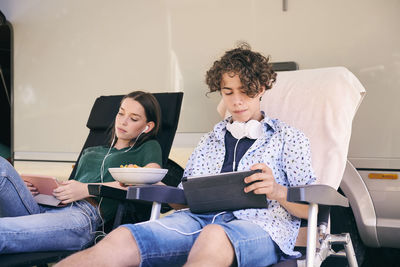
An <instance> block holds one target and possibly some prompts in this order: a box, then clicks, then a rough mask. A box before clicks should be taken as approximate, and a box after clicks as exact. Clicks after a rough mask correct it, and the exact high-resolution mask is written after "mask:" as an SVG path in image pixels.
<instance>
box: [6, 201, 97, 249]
mask: <svg viewBox="0 0 400 267" xmlns="http://www.w3.org/2000/svg"><path fill="white" fill-rule="evenodd" d="M99 224H100V217H99V215H98V212H97V209H96V208H95V207H93V206H91V205H90V204H89V203H88V202H86V201H79V202H78V203H74V204H73V205H72V206H68V207H63V208H48V209H47V210H46V211H45V212H44V213H41V214H34V215H27V216H20V217H8V218H0V253H18V252H32V251H51V250H80V249H82V248H84V247H87V246H88V245H90V244H92V242H93V238H94V236H95V233H94V232H95V231H96V228H97V227H98V225H99Z"/></svg>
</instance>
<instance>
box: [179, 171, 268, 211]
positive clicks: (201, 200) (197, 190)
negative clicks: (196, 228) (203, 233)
mask: <svg viewBox="0 0 400 267" xmlns="http://www.w3.org/2000/svg"><path fill="white" fill-rule="evenodd" d="M256 172H261V170H253V171H238V172H226V173H221V174H215V175H207V176H191V177H183V178H182V185H183V189H184V193H185V197H186V200H187V203H188V205H189V208H190V211H191V212H193V213H205V212H212V211H228V210H229V211H233V210H240V209H247V208H267V201H266V197H265V195H256V194H254V193H253V192H249V193H245V192H244V187H245V186H247V185H248V184H246V183H245V182H244V178H245V177H248V176H250V175H252V174H253V173H256Z"/></svg>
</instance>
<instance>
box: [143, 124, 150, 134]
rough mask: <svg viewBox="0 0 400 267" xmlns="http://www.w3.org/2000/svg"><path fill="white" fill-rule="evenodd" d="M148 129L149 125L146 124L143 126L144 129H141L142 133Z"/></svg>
mask: <svg viewBox="0 0 400 267" xmlns="http://www.w3.org/2000/svg"><path fill="white" fill-rule="evenodd" d="M148 129H149V125H146V127H145V128H144V130H143V131H142V133H144V132H145V131H147V130H148Z"/></svg>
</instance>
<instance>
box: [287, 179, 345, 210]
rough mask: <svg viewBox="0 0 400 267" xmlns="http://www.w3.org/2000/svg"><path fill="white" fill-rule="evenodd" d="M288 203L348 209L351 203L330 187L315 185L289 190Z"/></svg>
mask: <svg viewBox="0 0 400 267" xmlns="http://www.w3.org/2000/svg"><path fill="white" fill-rule="evenodd" d="M287 201H289V202H297V203H303V204H311V203H315V204H319V205H327V206H342V207H348V206H349V201H348V200H347V198H346V197H344V196H342V195H341V194H339V193H338V192H337V191H336V190H335V189H334V188H333V187H331V186H329V185H322V184H314V185H304V186H294V187H289V188H288V194H287Z"/></svg>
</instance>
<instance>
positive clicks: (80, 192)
mask: <svg viewBox="0 0 400 267" xmlns="http://www.w3.org/2000/svg"><path fill="white" fill-rule="evenodd" d="M53 195H54V196H55V197H56V198H57V199H59V200H61V203H63V204H68V203H71V202H74V201H77V200H81V199H84V198H87V197H89V190H88V184H86V183H81V182H78V181H75V180H68V181H64V182H62V183H60V186H59V187H57V188H56V189H54V191H53Z"/></svg>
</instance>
